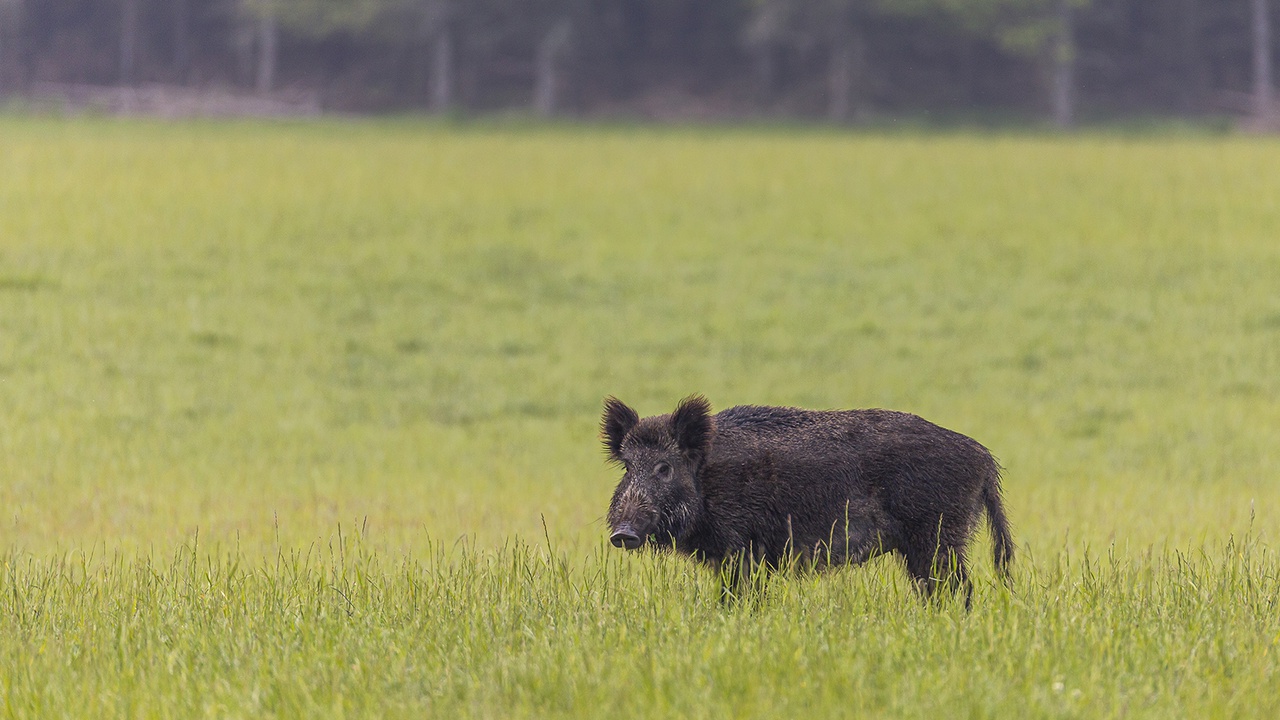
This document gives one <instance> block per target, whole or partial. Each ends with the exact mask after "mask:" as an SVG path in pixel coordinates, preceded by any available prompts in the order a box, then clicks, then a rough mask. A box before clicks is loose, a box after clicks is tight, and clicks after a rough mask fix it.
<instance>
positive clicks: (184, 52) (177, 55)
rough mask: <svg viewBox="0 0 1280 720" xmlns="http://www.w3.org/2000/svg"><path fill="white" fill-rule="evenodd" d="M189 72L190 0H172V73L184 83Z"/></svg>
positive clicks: (179, 81)
mask: <svg viewBox="0 0 1280 720" xmlns="http://www.w3.org/2000/svg"><path fill="white" fill-rule="evenodd" d="M190 72H191V6H190V0H173V74H174V76H175V77H176V78H177V80H178V83H179V84H181V85H186V84H187V80H188V78H189V75H190Z"/></svg>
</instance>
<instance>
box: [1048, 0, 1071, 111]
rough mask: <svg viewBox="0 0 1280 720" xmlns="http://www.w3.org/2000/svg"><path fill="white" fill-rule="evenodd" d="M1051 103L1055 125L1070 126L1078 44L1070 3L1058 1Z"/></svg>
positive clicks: (1065, 0) (1067, 0)
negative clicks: (1073, 27)
mask: <svg viewBox="0 0 1280 720" xmlns="http://www.w3.org/2000/svg"><path fill="white" fill-rule="evenodd" d="M1051 62H1052V75H1053V77H1052V80H1051V81H1050V85H1051V87H1050V103H1051V104H1052V106H1053V124H1054V125H1056V126H1058V127H1059V128H1063V129H1066V128H1069V127H1071V126H1072V125H1074V124H1075V119H1076V118H1075V102H1076V98H1075V94H1076V93H1075V90H1076V88H1075V82H1076V78H1075V75H1076V44H1075V33H1074V32H1073V29H1072V18H1071V4H1070V2H1069V0H1058V32H1057V35H1056V36H1055V38H1054V40H1053V57H1052V60H1051Z"/></svg>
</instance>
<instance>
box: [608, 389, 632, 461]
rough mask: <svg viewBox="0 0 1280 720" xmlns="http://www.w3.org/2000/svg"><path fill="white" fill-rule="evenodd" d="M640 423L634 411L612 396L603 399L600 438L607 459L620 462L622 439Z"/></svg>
mask: <svg viewBox="0 0 1280 720" xmlns="http://www.w3.org/2000/svg"><path fill="white" fill-rule="evenodd" d="M639 422H640V416H639V415H637V414H636V411H635V410H632V409H631V408H629V407H627V406H626V404H625V403H623V402H622V401H621V400H619V399H618V398H616V397H613V396H612V395H611V396H609V397H607V398H605V399H604V417H603V418H601V419H600V437H601V439H603V440H604V449H605V452H607V453H609V459H610V460H613V461H615V462H622V439H623V438H625V437H626V436H627V433H629V432H631V428H633V427H635V426H636V424H637V423H639Z"/></svg>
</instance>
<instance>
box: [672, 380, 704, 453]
mask: <svg viewBox="0 0 1280 720" xmlns="http://www.w3.org/2000/svg"><path fill="white" fill-rule="evenodd" d="M671 429H672V431H673V432H674V433H675V436H676V445H678V446H679V447H680V450H681V451H682V452H684V453H685V454H686V455H688V456H689V457H690V458H692V459H693V460H695V461H697V460H701V459H702V458H703V457H704V456H706V453H707V450H709V449H710V448H711V433H712V432H714V431H715V421H713V420H712V419H711V403H710V402H709V401H708V400H707V399H706V398H705V397H703V396H701V395H690V396H689V397H687V398H685V399H683V400H681V401H680V404H679V405H677V406H676V411H675V412H674V413H672V414H671Z"/></svg>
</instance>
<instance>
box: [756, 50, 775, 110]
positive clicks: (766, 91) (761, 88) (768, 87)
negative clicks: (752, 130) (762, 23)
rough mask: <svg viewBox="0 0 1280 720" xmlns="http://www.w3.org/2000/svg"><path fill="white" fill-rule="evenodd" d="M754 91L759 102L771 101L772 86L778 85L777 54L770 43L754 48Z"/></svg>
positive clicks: (766, 102)
mask: <svg viewBox="0 0 1280 720" xmlns="http://www.w3.org/2000/svg"><path fill="white" fill-rule="evenodd" d="M755 56H756V62H755V65H756V92H757V94H758V97H759V100H760V102H761V103H764V104H768V103H770V102H772V101H773V92H774V88H776V87H777V86H778V55H777V52H776V51H775V50H774V48H773V46H772V45H769V44H765V45H762V46H761V47H760V48H759V49H757V50H756V53H755Z"/></svg>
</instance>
